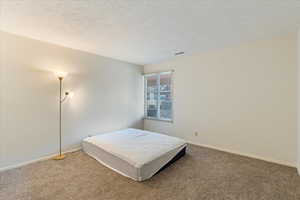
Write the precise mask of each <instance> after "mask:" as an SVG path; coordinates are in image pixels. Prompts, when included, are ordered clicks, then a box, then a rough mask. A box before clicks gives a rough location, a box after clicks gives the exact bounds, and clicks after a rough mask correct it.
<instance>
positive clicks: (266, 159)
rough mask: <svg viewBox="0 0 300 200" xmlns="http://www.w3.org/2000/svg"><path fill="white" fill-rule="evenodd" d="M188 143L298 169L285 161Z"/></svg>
mask: <svg viewBox="0 0 300 200" xmlns="http://www.w3.org/2000/svg"><path fill="white" fill-rule="evenodd" d="M187 142H188V143H190V144H193V145H196V146H200V147H205V148H209V149H214V150H218V151H223V152H227V153H231V154H236V155H240V156H245V157H249V158H254V159H257V160H263V161H266V162H270V163H275V164H279V165H284V166H287V167H293V168H297V166H296V165H292V164H290V163H286V162H283V161H278V160H274V159H269V158H264V157H260V156H256V155H251V154H246V153H241V152H238V151H232V150H228V149H222V148H219V147H215V146H211V145H206V144H197V143H194V142H191V141H188V140H187ZM298 173H299V169H298ZM299 174H300V173H299Z"/></svg>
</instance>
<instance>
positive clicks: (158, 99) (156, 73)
mask: <svg viewBox="0 0 300 200" xmlns="http://www.w3.org/2000/svg"><path fill="white" fill-rule="evenodd" d="M165 73H171V85H170V99H171V102H172V107H171V116H172V118H171V119H167V118H161V117H160V75H161V74H165ZM173 73H174V70H171V71H162V72H154V73H147V74H144V76H143V77H144V119H149V120H157V121H165V122H173V119H174V111H173V110H174V101H173ZM154 75H155V76H157V87H158V95H157V104H158V106H157V108H158V109H157V117H148V116H147V108H148V104H147V102H148V101H147V79H146V77H147V76H154Z"/></svg>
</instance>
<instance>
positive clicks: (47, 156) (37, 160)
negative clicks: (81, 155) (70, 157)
mask: <svg viewBox="0 0 300 200" xmlns="http://www.w3.org/2000/svg"><path fill="white" fill-rule="evenodd" d="M79 150H81V146H79V147H76V148H73V149H69V150H66V151H64V152H63V153H71V152H75V151H79ZM56 155H57V154H51V155H46V156H43V157H40V158H37V159H34V160H29V161H25V162H21V163H18V164H14V165H9V166H6V167H2V168H0V172H2V171H6V170H9V169H14V168H18V167H22V166H24V165H28V164H31V163H35V162H39V161H43V160H49V159H51V158H53V157H54V156H56Z"/></svg>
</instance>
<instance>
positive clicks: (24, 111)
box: [0, 32, 143, 168]
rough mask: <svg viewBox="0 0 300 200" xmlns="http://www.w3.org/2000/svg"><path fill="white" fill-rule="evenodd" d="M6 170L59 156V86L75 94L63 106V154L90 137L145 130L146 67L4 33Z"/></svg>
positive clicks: (3, 141) (3, 155) (3, 149)
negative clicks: (62, 76)
mask: <svg viewBox="0 0 300 200" xmlns="http://www.w3.org/2000/svg"><path fill="white" fill-rule="evenodd" d="M0 36H1V39H2V42H3V43H2V44H1V47H2V49H3V50H4V51H3V52H2V55H1V57H2V58H4V60H3V59H2V60H1V63H2V66H1V69H2V71H1V75H2V76H1V77H3V78H4V79H3V80H2V82H1V87H0V89H1V91H2V92H3V94H4V95H3V96H1V101H0V103H1V104H0V108H2V107H4V108H5V110H4V111H3V110H1V114H2V115H4V119H1V122H3V124H4V125H5V126H4V127H2V128H1V138H0V141H1V149H0V150H1V154H0V155H1V159H0V161H1V163H0V168H3V167H7V166H11V165H15V164H19V163H22V162H26V161H28V160H32V159H37V158H39V157H41V156H44V155H48V154H53V153H55V152H57V151H58V144H59V143H58V141H59V140H58V139H59V138H58V91H59V90H58V89H59V87H58V86H59V85H58V83H59V82H58V80H57V79H56V77H54V75H53V73H52V71H55V70H62V71H67V72H69V76H68V77H67V78H66V80H65V81H64V83H65V88H66V89H71V90H72V91H74V97H73V99H70V100H69V101H67V102H65V104H64V105H63V138H62V140H63V148H64V149H70V148H74V147H78V146H79V144H80V141H81V140H82V139H83V138H84V137H86V136H88V135H89V134H97V133H101V132H104V131H110V130H115V129H120V128H125V127H137V128H143V123H142V117H143V88H142V76H141V73H142V67H141V66H137V65H134V64H129V63H125V62H121V61H117V60H113V59H109V58H105V57H101V56H98V55H93V54H89V53H85V52H81V51H77V50H72V49H68V48H64V47H60V46H56V45H52V44H48V43H44V42H40V41H36V40H31V39H27V38H23V37H19V36H14V35H11V34H7V33H3V32H1V35H0Z"/></svg>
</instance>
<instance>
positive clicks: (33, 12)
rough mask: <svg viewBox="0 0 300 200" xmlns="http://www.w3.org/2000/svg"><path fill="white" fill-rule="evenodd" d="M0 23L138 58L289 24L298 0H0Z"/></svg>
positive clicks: (299, 22)
mask: <svg viewBox="0 0 300 200" xmlns="http://www.w3.org/2000/svg"><path fill="white" fill-rule="evenodd" d="M0 1H1V4H0V6H1V21H2V23H1V26H2V27H1V29H2V30H4V31H7V32H11V33H15V34H18V35H23V36H27V37H30V38H34V39H39V40H42V41H47V42H51V43H55V44H60V45H63V46H66V47H70V48H74V49H80V50H84V51H88V52H92V53H96V54H100V55H103V56H107V57H112V58H116V59H120V60H124V61H128V62H133V63H138V64H149V63H156V62H159V61H162V60H165V59H168V58H171V57H173V56H174V53H175V52H177V51H185V52H186V53H193V52H198V51H205V50H208V49H213V48H221V47H225V46H229V45H231V44H235V43H239V42H242V41H250V40H255V39H260V38H265V37H270V36H275V35H280V34H283V33H288V32H293V31H296V30H297V27H299V26H300V1H299V0H0Z"/></svg>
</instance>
